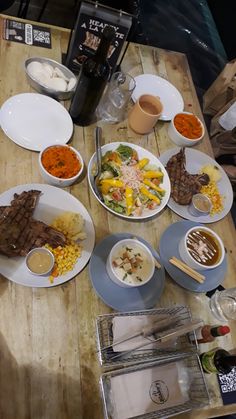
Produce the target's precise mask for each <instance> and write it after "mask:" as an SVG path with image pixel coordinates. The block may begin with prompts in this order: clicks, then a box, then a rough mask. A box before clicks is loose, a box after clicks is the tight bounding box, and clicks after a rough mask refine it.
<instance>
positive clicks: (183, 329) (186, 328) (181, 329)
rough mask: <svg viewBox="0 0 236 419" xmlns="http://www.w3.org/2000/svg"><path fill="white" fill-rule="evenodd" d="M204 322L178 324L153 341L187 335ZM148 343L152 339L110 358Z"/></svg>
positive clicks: (116, 356) (163, 340) (161, 341)
mask: <svg viewBox="0 0 236 419" xmlns="http://www.w3.org/2000/svg"><path fill="white" fill-rule="evenodd" d="M203 324H204V322H203V320H193V321H191V322H189V323H187V324H184V325H181V326H177V327H174V328H173V329H170V330H168V333H166V332H163V333H160V334H159V336H158V338H157V339H155V340H152V342H151V343H156V342H160V343H163V342H166V341H168V340H171V339H176V338H177V337H179V336H182V335H185V334H186V333H189V332H192V331H193V330H196V329H198V328H199V327H202V326H203ZM147 345H150V341H149V342H147V343H144V344H143V343H142V344H141V345H139V346H137V347H136V348H134V349H130V350H129V351H124V352H120V353H119V354H117V355H115V356H112V357H111V358H110V360H112V359H115V358H119V357H121V356H123V355H127V354H129V353H131V352H134V351H136V350H137V349H141V348H143V347H145V346H147Z"/></svg>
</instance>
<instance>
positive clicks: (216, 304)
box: [210, 288, 236, 321]
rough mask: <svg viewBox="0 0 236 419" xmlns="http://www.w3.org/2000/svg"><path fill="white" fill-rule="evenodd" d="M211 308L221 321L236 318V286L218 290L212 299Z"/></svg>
mask: <svg viewBox="0 0 236 419" xmlns="http://www.w3.org/2000/svg"><path fill="white" fill-rule="evenodd" d="M210 308H211V312H212V314H213V315H214V316H215V317H216V318H217V319H218V320H220V321H227V320H236V288H228V289H227V290H224V291H216V292H215V293H214V294H213V295H212V297H211V299H210Z"/></svg>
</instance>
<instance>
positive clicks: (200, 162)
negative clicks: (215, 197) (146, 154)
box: [160, 147, 233, 223]
mask: <svg viewBox="0 0 236 419" xmlns="http://www.w3.org/2000/svg"><path fill="white" fill-rule="evenodd" d="M179 151H180V148H178V147H176V148H171V149H170V150H167V151H166V152H165V153H163V154H161V155H160V161H161V162H162V163H163V164H164V166H166V164H167V162H168V160H169V159H170V158H171V157H172V156H173V155H174V154H177V153H178V152H179ZM185 155H186V170H187V171H188V172H189V173H191V174H196V173H199V171H200V169H201V168H202V167H203V166H206V165H207V164H211V165H213V166H216V167H218V169H219V170H220V173H221V176H222V177H221V179H220V181H219V182H217V186H218V189H219V192H220V194H221V195H222V196H223V197H224V201H223V203H224V208H223V210H222V211H221V212H220V213H219V214H214V215H201V216H200V217H195V216H194V215H192V214H190V212H189V210H188V205H180V204H177V202H175V201H174V200H173V198H170V200H169V202H168V207H169V208H170V209H172V211H174V212H176V214H178V215H180V216H181V217H183V218H186V219H187V220H190V221H196V222H199V223H215V222H216V221H219V220H221V219H222V218H224V217H225V216H226V215H227V214H228V212H229V211H230V208H231V207H232V204H233V190H232V186H231V183H230V181H229V178H228V176H227V175H226V173H225V171H224V170H223V169H222V167H221V166H220V165H219V164H218V163H217V162H216V161H215V160H213V159H212V158H211V157H210V156H208V155H207V154H205V153H202V152H201V151H198V150H193V149H192V148H189V147H186V148H185Z"/></svg>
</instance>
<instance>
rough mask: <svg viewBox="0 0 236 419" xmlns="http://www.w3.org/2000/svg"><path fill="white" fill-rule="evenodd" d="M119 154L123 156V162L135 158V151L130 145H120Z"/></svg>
mask: <svg viewBox="0 0 236 419" xmlns="http://www.w3.org/2000/svg"><path fill="white" fill-rule="evenodd" d="M117 152H118V153H119V154H120V155H121V158H122V159H123V160H128V159H131V158H132V156H133V149H132V148H131V147H129V146H128V145H123V144H120V145H119V147H118V148H117Z"/></svg>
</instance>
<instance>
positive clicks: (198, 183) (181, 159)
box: [166, 148, 210, 205]
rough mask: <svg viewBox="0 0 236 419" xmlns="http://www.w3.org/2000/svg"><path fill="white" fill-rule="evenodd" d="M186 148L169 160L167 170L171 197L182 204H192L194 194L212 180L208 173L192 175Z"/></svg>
mask: <svg viewBox="0 0 236 419" xmlns="http://www.w3.org/2000/svg"><path fill="white" fill-rule="evenodd" d="M185 165H186V157H185V150H184V148H182V149H181V150H180V151H179V153H177V154H175V155H174V156H172V157H171V158H170V160H169V161H168V162H167V165H166V170H167V172H168V175H169V178H170V182H171V197H172V198H173V199H174V201H175V202H177V203H178V204H180V205H188V204H190V202H191V200H192V197H193V195H194V194H196V193H199V192H200V190H201V187H202V186H203V185H207V184H208V183H209V181H210V179H209V176H208V175H207V174H206V173H203V174H201V175H198V174H196V175H191V174H190V173H188V172H187V170H186V167H185Z"/></svg>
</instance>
